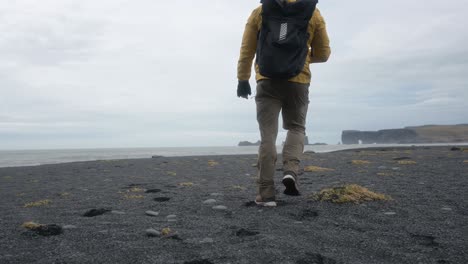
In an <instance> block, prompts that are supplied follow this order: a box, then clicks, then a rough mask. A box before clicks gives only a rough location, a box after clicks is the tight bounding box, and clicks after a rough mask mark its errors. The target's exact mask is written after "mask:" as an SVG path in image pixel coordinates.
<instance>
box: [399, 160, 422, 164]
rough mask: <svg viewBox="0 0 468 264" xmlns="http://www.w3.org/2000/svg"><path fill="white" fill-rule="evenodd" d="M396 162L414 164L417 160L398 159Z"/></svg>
mask: <svg viewBox="0 0 468 264" xmlns="http://www.w3.org/2000/svg"><path fill="white" fill-rule="evenodd" d="M398 164H400V165H414V164H417V162H416V161H414V160H400V161H398Z"/></svg>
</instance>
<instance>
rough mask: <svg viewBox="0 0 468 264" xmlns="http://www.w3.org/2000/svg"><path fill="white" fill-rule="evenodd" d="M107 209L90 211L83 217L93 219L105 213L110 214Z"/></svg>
mask: <svg viewBox="0 0 468 264" xmlns="http://www.w3.org/2000/svg"><path fill="white" fill-rule="evenodd" d="M110 211H111V210H109V209H104V208H99V209H91V210H89V211H87V212H86V213H84V214H83V216H84V217H95V216H98V215H103V214H105V213H108V212H110Z"/></svg>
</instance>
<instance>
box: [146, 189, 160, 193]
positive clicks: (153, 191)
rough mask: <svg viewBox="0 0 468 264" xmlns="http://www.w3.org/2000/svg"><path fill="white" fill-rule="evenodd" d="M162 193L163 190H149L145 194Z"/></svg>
mask: <svg viewBox="0 0 468 264" xmlns="http://www.w3.org/2000/svg"><path fill="white" fill-rule="evenodd" d="M161 191H162V190H161V189H149V190H146V191H145V193H158V192H161Z"/></svg>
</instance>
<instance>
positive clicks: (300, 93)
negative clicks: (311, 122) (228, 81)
mask: <svg viewBox="0 0 468 264" xmlns="http://www.w3.org/2000/svg"><path fill="white" fill-rule="evenodd" d="M255 102H256V105H257V121H258V125H259V128H260V134H261V145H260V148H259V155H258V177H257V184H258V194H260V196H261V197H262V199H263V200H264V201H266V200H273V199H275V184H274V180H273V177H274V175H275V171H276V159H277V153H276V138H277V136H278V118H279V113H280V112H281V113H282V117H283V128H284V129H286V130H287V131H288V135H287V138H286V142H285V144H284V147H283V171H284V174H290V175H292V176H294V177H295V178H296V180H297V175H298V172H299V164H300V161H301V157H302V153H303V152H304V137H305V122H306V116H307V109H308V106H309V84H301V83H294V82H288V81H286V80H260V81H259V82H258V83H257V95H256V97H255Z"/></svg>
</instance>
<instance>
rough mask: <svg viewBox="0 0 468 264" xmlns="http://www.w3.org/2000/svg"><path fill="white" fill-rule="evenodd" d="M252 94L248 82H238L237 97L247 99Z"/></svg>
mask: <svg viewBox="0 0 468 264" xmlns="http://www.w3.org/2000/svg"><path fill="white" fill-rule="evenodd" d="M251 94H252V89H250V83H249V81H239V84H238V85H237V97H242V98H245V99H249V95H251Z"/></svg>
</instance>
